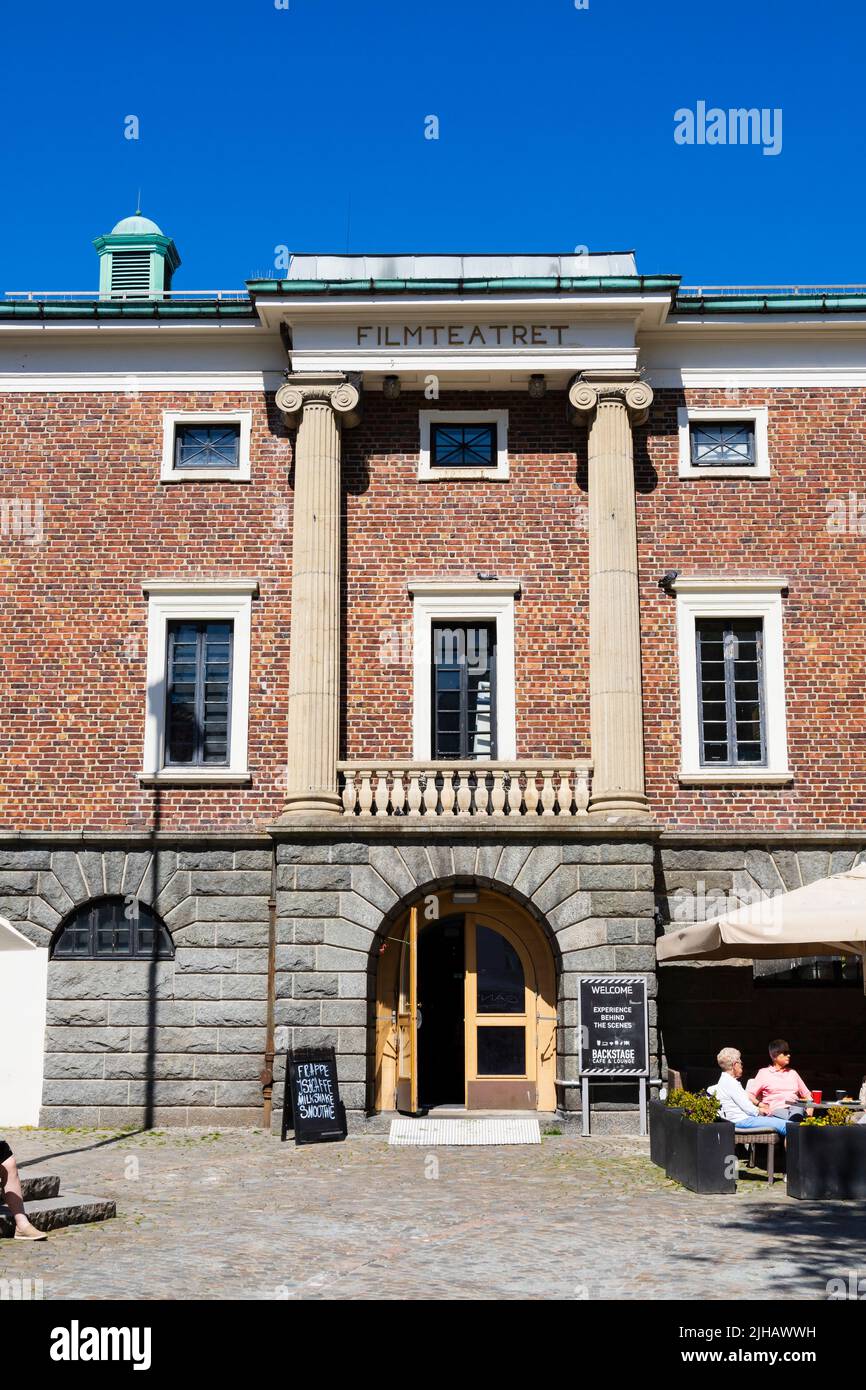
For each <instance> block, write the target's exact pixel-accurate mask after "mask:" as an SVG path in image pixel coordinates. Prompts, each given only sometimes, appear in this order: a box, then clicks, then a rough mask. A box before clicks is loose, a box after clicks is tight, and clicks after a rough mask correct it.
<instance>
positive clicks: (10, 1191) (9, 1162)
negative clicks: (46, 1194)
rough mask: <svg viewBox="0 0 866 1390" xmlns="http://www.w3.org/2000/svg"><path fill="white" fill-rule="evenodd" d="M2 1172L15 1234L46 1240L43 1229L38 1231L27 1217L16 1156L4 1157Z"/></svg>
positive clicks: (4, 1193)
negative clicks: (13, 1219) (13, 1220)
mask: <svg viewBox="0 0 866 1390" xmlns="http://www.w3.org/2000/svg"><path fill="white" fill-rule="evenodd" d="M0 1172H2V1176H3V1196H4V1199H5V1202H6V1205H7V1207H8V1208H9V1210H10V1211H11V1213H12V1215H13V1216H14V1218H15V1234H16V1235H17V1236H18V1237H19V1239H20V1238H21V1237H23V1236H27V1238H28V1239H29V1240H44V1239H45V1236H44V1234H43V1232H42V1231H37V1229H36V1227H35V1226H33V1225H31V1223H30V1221H29V1220H28V1219H27V1213H26V1211H25V1210H24V1197H23V1194H22V1192H21V1179H20V1178H19V1176H18V1164H17V1163H16V1162H15V1159H14V1158H7V1159H4V1161H3V1162H2V1163H0Z"/></svg>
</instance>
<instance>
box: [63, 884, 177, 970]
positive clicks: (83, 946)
mask: <svg viewBox="0 0 866 1390" xmlns="http://www.w3.org/2000/svg"><path fill="white" fill-rule="evenodd" d="M51 956H52V959H54V960H154V959H156V960H171V959H172V958H173V957H174V943H173V942H172V939H171V935H170V933H169V930H168V928H167V927H166V926H165V924H164V923H163V922H162V921H160V919H159V917H157V915H156V913H155V912H154V911H153V909H152V908H150V907H148V906H147V904H146V903H141V902H137V901H136V900H135V899H134V898H124V897H119V896H118V897H111V898H96V899H94V900H93V901H91V902H89V903H84V904H82V906H81V907H77V908H75V910H74V912H71V913H70V914H69V916H68V917H67V919H66V921H65V922H64V923H63V925H62V926H61V927H60V930H59V931H58V933H57V935H56V936H55V938H54V945H53V947H52V951H51Z"/></svg>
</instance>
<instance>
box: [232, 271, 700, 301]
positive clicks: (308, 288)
mask: <svg viewBox="0 0 866 1390" xmlns="http://www.w3.org/2000/svg"><path fill="white" fill-rule="evenodd" d="M679 283H680V277H679V276H678V275H612V276H590V275H581V276H556V275H551V276H539V277H537V278H535V277H532V276H515V277H512V278H511V279H506V280H247V282H246V285H247V289H248V290H249V292H250V294H251V295H252V296H253V297H254V298H255V297H260V296H264V295H281V296H284V295H288V296H294V295H305V296H311V295H321V296H326V295H341V294H346V295H348V294H370V295H373V294H419V295H424V294H497V293H502V292H513V291H515V290H517V291H521V290H522V291H524V292H527V293H528V292H532V291H538V290H543V291H545V292H549V291H553V292H556V291H563V290H567V291H569V292H575V291H577V292H580V291H587V290H588V291H593V292H596V293H597V292H603V293H610V294H616V293H620V292H622V291H626V292H629V291H630V292H639V293H647V292H654V291H658V292H663V293H667V294H672V293H674V292H675V291H676V289H677V287H678V286H679Z"/></svg>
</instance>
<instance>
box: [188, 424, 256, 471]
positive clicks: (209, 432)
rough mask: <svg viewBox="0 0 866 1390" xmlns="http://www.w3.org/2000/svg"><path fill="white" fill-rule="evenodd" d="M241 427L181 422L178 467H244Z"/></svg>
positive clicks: (237, 425)
mask: <svg viewBox="0 0 866 1390" xmlns="http://www.w3.org/2000/svg"><path fill="white" fill-rule="evenodd" d="M240 445H241V427H240V424H239V423H236V424H225V425H177V426H176V429H175V437H174V466H175V468H177V469H186V468H240Z"/></svg>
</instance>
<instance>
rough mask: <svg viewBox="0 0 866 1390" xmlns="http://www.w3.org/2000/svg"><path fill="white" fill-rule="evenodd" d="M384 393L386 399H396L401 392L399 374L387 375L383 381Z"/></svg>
mask: <svg viewBox="0 0 866 1390" xmlns="http://www.w3.org/2000/svg"><path fill="white" fill-rule="evenodd" d="M382 393H383V395H384V397H385V400H386V401H396V399H397V397H398V396H399V394H400V378H399V377H398V376H386V377H385V380H384V381H383V382H382Z"/></svg>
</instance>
